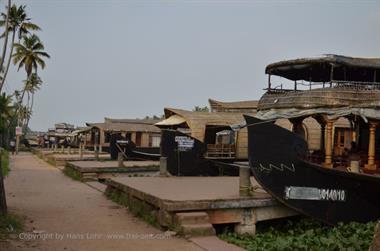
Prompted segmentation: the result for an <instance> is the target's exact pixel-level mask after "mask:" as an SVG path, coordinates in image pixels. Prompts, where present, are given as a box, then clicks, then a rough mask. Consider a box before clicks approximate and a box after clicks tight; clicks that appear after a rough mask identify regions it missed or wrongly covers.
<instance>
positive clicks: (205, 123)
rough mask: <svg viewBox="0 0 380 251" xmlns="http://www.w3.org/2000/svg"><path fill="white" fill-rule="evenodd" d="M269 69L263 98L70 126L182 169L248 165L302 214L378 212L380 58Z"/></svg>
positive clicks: (208, 171) (215, 171)
mask: <svg viewBox="0 0 380 251" xmlns="http://www.w3.org/2000/svg"><path fill="white" fill-rule="evenodd" d="M265 72H266V74H268V86H267V88H265V94H264V95H263V96H262V97H261V99H260V100H250V101H239V102H222V101H216V100H213V99H209V106H210V108H209V109H210V111H209V112H199V111H187V110H182V109H176V108H165V109H164V117H163V118H162V119H160V120H153V119H143V120H134V119H133V120H131V119H110V118H105V119H104V122H102V123H87V124H86V127H85V128H81V129H78V130H76V131H72V132H71V133H70V135H71V137H73V140H72V144H77V145H78V144H84V145H85V146H86V147H87V148H94V149H100V150H102V151H109V152H111V156H112V157H113V158H116V157H117V153H118V152H123V154H124V155H125V156H126V157H127V158H135V159H144V158H148V159H152V158H153V159H155V158H160V157H165V158H166V159H167V168H168V170H169V172H170V173H171V174H172V175H178V176H210V175H211V176H216V175H238V173H239V169H238V168H239V166H240V165H248V164H249V165H250V167H251V170H252V173H253V174H254V176H255V178H256V179H257V181H258V182H259V183H260V184H261V185H262V187H263V188H265V189H266V190H267V191H268V192H269V193H271V194H272V195H273V196H274V197H276V198H277V199H278V200H279V201H281V202H283V203H284V204H286V205H287V206H289V207H292V208H294V209H296V210H298V211H300V212H302V213H305V214H308V215H311V216H313V217H316V218H318V219H321V220H323V221H325V222H327V223H331V224H335V223H337V222H339V221H350V220H355V221H368V220H373V219H377V218H379V217H380V202H379V200H377V199H376V196H375V194H376V193H377V192H380V178H379V177H378V176H377V175H378V172H379V167H380V134H379V133H378V131H379V122H380V110H379V109H380V59H379V58H352V57H345V56H339V55H325V56H322V57H315V58H301V59H295V60H286V61H280V62H277V63H274V64H270V65H268V66H267V67H266V71H265ZM243 121H244V122H243ZM347 208H351V209H352V210H349V211H347ZM356 208H357V209H356Z"/></svg>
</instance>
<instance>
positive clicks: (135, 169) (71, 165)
mask: <svg viewBox="0 0 380 251" xmlns="http://www.w3.org/2000/svg"><path fill="white" fill-rule="evenodd" d="M123 165H124V166H123V167H119V166H118V162H117V161H94V160H88V161H69V162H67V163H66V165H65V168H66V169H69V170H71V171H74V172H76V173H77V175H78V176H79V177H80V179H81V180H82V181H88V180H99V179H107V178H110V177H116V176H123V175H124V176H132V175H134V176H136V175H138V176H150V175H155V174H157V173H158V171H159V162H158V161H124V162H123Z"/></svg>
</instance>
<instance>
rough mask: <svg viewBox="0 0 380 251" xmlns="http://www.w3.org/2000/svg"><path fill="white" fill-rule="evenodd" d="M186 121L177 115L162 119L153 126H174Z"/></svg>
mask: <svg viewBox="0 0 380 251" xmlns="http://www.w3.org/2000/svg"><path fill="white" fill-rule="evenodd" d="M185 122H186V120H185V119H184V118H183V117H181V116H179V115H176V114H175V115H172V116H170V117H169V118H167V119H164V120H162V121H160V122H158V123H156V124H154V125H155V126H158V127H159V126H174V125H180V124H182V123H185Z"/></svg>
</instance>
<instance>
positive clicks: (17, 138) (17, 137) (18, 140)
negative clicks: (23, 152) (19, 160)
mask: <svg viewBox="0 0 380 251" xmlns="http://www.w3.org/2000/svg"><path fill="white" fill-rule="evenodd" d="M19 147H20V135H17V136H16V155H17V154H18V148H19Z"/></svg>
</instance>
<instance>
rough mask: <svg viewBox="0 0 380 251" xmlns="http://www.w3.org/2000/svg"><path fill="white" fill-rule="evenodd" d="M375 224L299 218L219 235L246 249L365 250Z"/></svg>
mask: <svg viewBox="0 0 380 251" xmlns="http://www.w3.org/2000/svg"><path fill="white" fill-rule="evenodd" d="M375 225H376V223H374V222H369V223H367V224H359V223H350V224H339V225H338V226H336V227H329V226H326V225H323V224H322V223H320V222H317V221H314V220H310V219H301V220H293V221H290V220H288V221H286V222H283V223H282V224H279V225H277V226H275V227H273V226H271V227H263V228H261V229H260V228H259V229H257V233H256V235H255V236H250V235H244V234H243V235H239V234H236V233H231V232H225V233H223V234H221V235H220V236H219V237H220V238H221V239H223V240H225V241H227V242H230V243H233V244H236V245H238V246H241V247H243V248H244V249H246V250H249V251H253V250H284V251H286V250H289V251H291V250H305V251H306V250H307V251H314V250H337V251H338V250H347V251H348V250H352V251H354V250H368V248H369V246H370V244H371V241H372V238H373V233H374V228H375Z"/></svg>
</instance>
